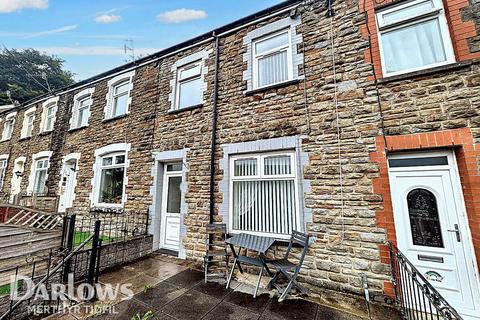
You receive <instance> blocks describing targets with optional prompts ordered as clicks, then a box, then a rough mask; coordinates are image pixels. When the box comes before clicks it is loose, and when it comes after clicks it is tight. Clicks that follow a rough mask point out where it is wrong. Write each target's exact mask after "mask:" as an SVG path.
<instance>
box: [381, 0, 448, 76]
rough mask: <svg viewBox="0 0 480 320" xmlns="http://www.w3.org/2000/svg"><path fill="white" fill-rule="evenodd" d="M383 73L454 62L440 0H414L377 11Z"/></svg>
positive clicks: (391, 73)
mask: <svg viewBox="0 0 480 320" xmlns="http://www.w3.org/2000/svg"><path fill="white" fill-rule="evenodd" d="M377 22H378V27H379V37H380V49H381V58H382V67H383V73H384V75H387V76H388V75H397V74H401V73H405V72H411V71H417V70H421V69H425V68H431V67H435V66H440V65H443V64H447V63H452V62H455V56H454V52H453V47H452V44H451V40H450V35H449V30H448V24H447V20H446V17H445V12H444V9H443V5H442V2H441V0H416V1H409V2H407V3H402V4H401V5H397V6H394V7H389V8H386V9H384V10H381V11H379V12H378V13H377Z"/></svg>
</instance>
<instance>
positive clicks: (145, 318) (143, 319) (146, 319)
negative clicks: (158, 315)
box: [132, 311, 154, 320]
mask: <svg viewBox="0 0 480 320" xmlns="http://www.w3.org/2000/svg"><path fill="white" fill-rule="evenodd" d="M153 316H154V314H153V311H148V312H146V313H144V314H143V315H141V314H140V313H137V314H135V315H134V316H133V317H132V320H150V319H152V318H153Z"/></svg>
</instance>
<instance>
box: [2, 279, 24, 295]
mask: <svg viewBox="0 0 480 320" xmlns="http://www.w3.org/2000/svg"><path fill="white" fill-rule="evenodd" d="M22 284H23V280H18V281H17V288H20V287H21V286H22ZM10 290H11V286H10V283H7V284H4V285H2V286H0V297H1V296H6V295H8V294H10Z"/></svg>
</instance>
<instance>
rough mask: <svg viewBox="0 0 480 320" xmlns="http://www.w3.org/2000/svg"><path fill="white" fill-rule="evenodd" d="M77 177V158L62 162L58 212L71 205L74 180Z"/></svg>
mask: <svg viewBox="0 0 480 320" xmlns="http://www.w3.org/2000/svg"><path fill="white" fill-rule="evenodd" d="M76 179H77V160H76V159H72V160H69V161H67V162H65V163H64V165H63V171H62V180H61V187H60V201H59V205H58V211H59V212H65V210H66V209H67V208H71V207H72V206H73V195H74V194H75V181H76Z"/></svg>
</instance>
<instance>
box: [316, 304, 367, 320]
mask: <svg viewBox="0 0 480 320" xmlns="http://www.w3.org/2000/svg"><path fill="white" fill-rule="evenodd" d="M332 319H335V320H361V319H365V318H363V317H359V316H356V315H353V314H351V313H348V312H345V311H340V310H337V309H333V308H330V307H327V306H322V305H319V306H318V310H317V318H316V320H332Z"/></svg>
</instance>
